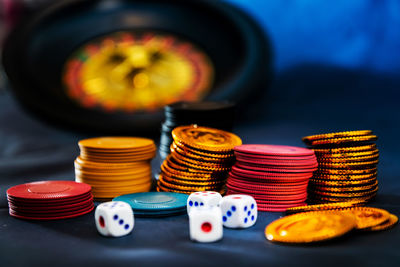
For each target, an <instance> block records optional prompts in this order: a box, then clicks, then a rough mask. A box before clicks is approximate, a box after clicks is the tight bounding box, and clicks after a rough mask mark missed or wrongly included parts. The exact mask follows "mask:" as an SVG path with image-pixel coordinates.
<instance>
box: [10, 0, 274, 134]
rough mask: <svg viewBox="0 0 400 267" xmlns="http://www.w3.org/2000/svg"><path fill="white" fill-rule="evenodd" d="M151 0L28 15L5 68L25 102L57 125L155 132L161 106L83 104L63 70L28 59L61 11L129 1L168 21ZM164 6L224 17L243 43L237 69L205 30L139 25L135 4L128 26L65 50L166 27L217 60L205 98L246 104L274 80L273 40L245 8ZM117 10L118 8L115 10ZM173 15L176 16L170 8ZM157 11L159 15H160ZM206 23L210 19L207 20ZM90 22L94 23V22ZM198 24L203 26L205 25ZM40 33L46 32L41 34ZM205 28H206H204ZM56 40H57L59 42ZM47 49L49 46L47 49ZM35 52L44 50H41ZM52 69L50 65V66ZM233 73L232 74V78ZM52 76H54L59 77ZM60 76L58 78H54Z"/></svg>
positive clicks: (86, 0) (78, 3)
mask: <svg viewBox="0 0 400 267" xmlns="http://www.w3.org/2000/svg"><path fill="white" fill-rule="evenodd" d="M145 2H146V4H144V1H135V0H121V1H116V2H112V1H110V0H94V1H92V0H72V1H60V2H58V3H54V4H52V5H50V6H48V7H47V8H45V9H43V10H40V11H38V12H35V13H33V14H31V15H30V16H28V17H27V18H25V19H24V20H23V21H22V22H21V23H20V24H19V25H18V26H17V27H16V28H15V29H14V31H13V32H12V33H11V34H10V36H9V38H8V40H7V41H6V43H5V46H4V49H3V65H4V69H5V71H6V74H7V76H8V79H9V81H10V85H11V87H12V89H13V90H12V91H13V93H14V95H15V96H16V98H17V99H18V100H19V102H20V103H21V104H22V106H23V107H24V108H26V109H27V110H29V111H30V112H32V113H33V114H35V115H37V116H39V117H41V118H42V119H45V120H46V121H48V122H51V123H52V124H55V125H58V126H62V127H68V128H74V129H78V130H84V131H86V130H90V131H101V132H109V133H115V134H117V133H144V132H155V131H156V130H158V127H159V123H160V121H161V119H162V112H161V109H160V111H158V112H153V113H147V112H143V113H135V114H128V113H123V112H120V113H107V112H99V111H98V110H91V109H85V108H82V107H80V106H78V105H76V103H74V102H73V101H71V99H69V98H67V97H66V96H65V94H64V91H63V89H62V88H60V86H59V85H60V83H61V76H62V75H61V74H59V75H57V77H55V78H51V77H52V75H45V77H44V75H35V73H46V71H41V72H38V70H34V69H35V67H34V66H35V65H34V64H33V63H35V62H37V60H38V59H32V58H28V54H29V53H28V52H29V51H33V50H32V49H36V48H37V47H40V45H41V44H42V43H41V42H43V43H45V44H46V41H47V42H48V40H44V39H43V36H44V35H43V34H44V33H43V32H45V31H50V30H54V29H51V28H49V27H48V26H43V25H49V22H52V21H53V22H54V21H55V22H57V23H61V24H60V25H62V21H61V22H60V21H59V20H57V19H56V17H57V15H60V14H67V15H64V16H63V17H62V18H61V19H64V20H68V16H69V15H71V16H77V17H79V14H81V13H82V14H86V13H85V12H89V13H88V14H91V13H90V12H91V10H92V9H93V10H96V12H100V11H101V10H103V9H104V10H108V12H111V11H115V10H117V11H118V5H122V6H123V5H127V6H129V7H133V6H134V5H138V6H139V7H140V8H138V10H139V11H141V10H145V11H146V12H148V13H145V14H147V15H148V16H150V15H151V16H153V18H157V20H156V21H158V23H160V21H161V22H163V19H164V21H165V14H164V15H160V14H161V13H160V12H158V13H157V8H153V9H154V10H151V8H150V7H149V5H151V4H153V5H154V6H156V7H159V6H157V5H160V3H161V2H162V1H157V0H152V1H145ZM112 3H114V5H115V6H113V5H111V4H112ZM163 5H164V7H168V8H170V9H171V10H173V9H174V8H175V9H176V8H179V9H180V10H181V11H182V10H183V11H184V12H188V13H187V14H186V13H182V14H186V16H188V15H192V13H190V12H194V11H193V10H195V9H199V10H201V11H207V12H210V13H205V15H203V18H206V17H207V16H208V17H209V20H210V21H211V20H212V21H213V22H214V23H215V22H220V24H221V25H229V26H230V28H232V31H231V32H229V34H230V35H229V38H235V37H237V38H236V40H237V46H238V47H236V48H235V49H237V51H238V52H240V54H239V56H238V57H240V58H239V60H236V61H235V62H236V65H234V67H233V69H227V67H226V66H225V67H224V68H225V69H224V68H222V67H221V66H222V65H223V64H226V65H229V64H228V63H224V62H223V61H224V60H222V59H223V56H222V55H221V56H220V55H218V57H220V59H217V56H216V55H217V54H221V51H222V50H221V49H220V48H219V50H218V49H217V50H218V51H213V49H210V47H212V45H215V44H208V47H206V43H207V42H208V43H209V42H210V40H207V41H204V40H201V41H199V40H200V39H201V38H200V37H201V36H200V34H199V37H193V36H195V35H194V34H192V36H189V35H188V34H189V33H188V31H187V29H186V32H185V33H184V31H185V30H183V29H178V28H179V27H178V28H177V24H179V21H175V20H171V21H172V22H171V25H163V27H164V28H162V27H161V26H160V24H159V25H157V26H154V25H150V24H149V25H142V26H140V25H137V24H135V21H134V19H132V16H129V14H130V13H129V12H134V11H135V10H134V9H132V10H130V9H129V10H128V11H129V12H128V13H129V14H128V15H126V17H125V19H126V21H125V24H124V25H112V27H111V26H110V27H111V28H108V29H99V30H97V29H93V31H97V32H96V33H92V34H91V35H90V36H86V37H81V39H82V40H83V41H84V42H83V41H82V40H81V41H80V43H79V45H77V44H76V45H75V46H71V47H70V48H68V49H69V50H68V49H67V48H65V51H66V50H68V52H69V53H68V55H71V54H72V53H73V51H75V50H76V49H77V48H78V47H80V46H81V45H82V44H83V43H87V42H89V41H90V40H93V39H94V38H98V37H99V36H106V35H107V34H111V33H115V32H120V31H124V30H126V31H134V30H138V31H143V30H150V31H151V32H158V31H160V32H161V33H164V32H165V33H173V34H175V35H176V36H178V37H180V38H183V40H189V41H191V42H192V43H194V44H195V45H198V46H199V47H201V48H204V49H203V51H206V54H207V55H208V56H209V57H210V58H211V61H212V62H213V63H214V66H215V69H216V76H218V77H216V78H215V84H214V86H213V87H212V89H211V90H212V92H211V93H209V94H208V95H207V96H206V97H205V99H204V100H210V101H220V100H231V101H237V102H239V104H240V103H244V102H243V100H244V99H249V98H251V97H252V96H253V97H254V95H256V94H257V93H260V92H261V90H260V88H261V89H264V88H265V86H267V85H268V83H269V80H270V74H271V64H270V62H271V54H270V50H269V44H268V41H267V40H266V38H265V36H264V33H263V32H262V30H261V29H260V28H259V27H258V26H257V24H256V23H255V22H254V21H253V20H252V19H251V18H249V17H248V16H247V15H246V14H245V13H243V12H242V11H240V10H238V9H237V8H236V7H233V6H231V5H230V4H228V3H224V2H222V1H182V0H174V1H169V2H168V4H163ZM96 8H97V9H96ZM135 8H136V6H135ZM146 8H147V9H146ZM77 10H80V11H79V12H81V13H79V12H78V11H77ZM99 10H100V11H99ZM110 10H111V11H110ZM149 10H150V11H149ZM139 11H136V12H139ZM175 11H176V10H175ZM60 12H61V13H60ZM101 12H103V11H101ZM101 12H100V13H99V14H100V15H99V17H100V18H102V19H104V21H105V22H107V18H109V17H107V15H106V14H104V13H101ZM168 12H169V11H168ZM168 12H167V13H168ZM199 12H200V11H199ZM199 12H198V13H193V14H195V15H196V14H197V16H200V15H199V14H200V13H199ZM111 13H112V12H111ZM115 14H118V13H117V12H116V11H115ZM115 14H114V15H115ZM149 14H150V15H149ZM168 14H169V15H170V13H168ZM110 16H111V15H110ZM157 16H159V17H160V18H159V17H157ZM162 16H164V17H162ZM183 17H184V16H183ZM74 18H75V17H74ZM61 19H60V20H61ZM129 19H130V20H129ZM181 19H182V18H181ZM144 21H145V20H144ZM105 22H104V23H105ZM46 23H47V24H46ZM57 23H55V24H54V25H56V26H57ZM154 23H156V22H153V24H154ZM202 23H205V22H204V21H203V22H202ZM207 23H208V22H207ZM209 23H211V22H209ZM142 24H143V23H142ZM181 24H182V23H181ZM88 25H90V23H89V24H88ZM193 25H195V26H198V25H200V24H193ZM215 25H217V24H215ZM218 25H219V24H218ZM56 26H54V27H56ZM206 26H207V25H206ZM41 27H44V28H41ZM174 27H175V28H174ZM216 27H217V26H215V27H210V28H208V31H210V35H211V33H212V31H213V29H212V28H216ZM218 27H219V26H218ZM221 27H222V26H221ZM82 28H84V26H82ZM99 28H101V25H100V26H99ZM160 29H161V30H160ZM38 32H39V33H40V34H38ZM199 32H201V31H200V30H199ZM214 34H215V33H214ZM231 35H232V36H231ZM203 36H204V35H203ZM39 37H42V39H40V38H39ZM57 38H59V39H57ZM57 38H55V39H57V40H56V41H59V40H62V38H61V39H60V37H57ZM197 38H198V39H197ZM224 38H226V41H225V43H223V44H222V45H221V46H222V47H223V45H224V44H227V43H228V41H229V38H228V34H226V36H225V37H224ZM203 39H204V38H203ZM209 39H212V38H209ZM56 41H54V42H56ZM52 42H53V41H52ZM54 42H53V43H52V44H54ZM76 42H78V41H76ZM47 45H49V44H47ZM66 46H67V45H66ZM232 46H233V45H232ZM32 47H33V48H32ZM44 47H45V46H44ZM223 48H224V47H223ZM41 49H42V50H44V48H41ZM224 49H225V50H226V49H228V47H225V48H224ZM34 51H39V52H40V49H38V50H34ZM63 51H64V50H63ZM42 53H43V52H42ZM38 54H40V53H38ZM64 54H65V55H64V57H61V56H60V58H62V59H63V61H62V62H61V59H59V61H60V62H61V63H62V64H64V63H65V61H66V60H67V58H68V57H66V55H67V54H66V52H64ZM31 57H33V56H31ZM36 57H38V58H40V57H39V55H36ZM49 57H50V56H49ZM225 58H226V55H225ZM35 60H36V61H35ZM47 60H49V59H47ZM43 61H44V59H43ZM221 62H222V63H221ZM26 63H28V64H26ZM221 64H222V65H221ZM231 65H232V64H231ZM57 66H58V69H60V68H61V67H60V64H58V65H57ZM47 68H48V69H49V67H47ZM36 69H40V68H36ZM44 69H46V68H44ZM35 71H36V72H35ZM41 76H42V77H41ZM227 76H230V77H229V78H226V77H227ZM51 79H53V81H52V80H51ZM56 80H57V82H54V81H56Z"/></svg>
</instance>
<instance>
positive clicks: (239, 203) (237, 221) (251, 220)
mask: <svg viewBox="0 0 400 267" xmlns="http://www.w3.org/2000/svg"><path fill="white" fill-rule="evenodd" d="M220 206H221V212H222V223H223V225H224V226H225V227H229V228H248V227H250V226H253V225H254V224H255V223H256V221H257V203H256V201H255V200H254V198H253V197H252V196H249V195H229V196H225V197H223V198H222V200H221V203H220Z"/></svg>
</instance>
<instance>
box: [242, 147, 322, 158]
mask: <svg viewBox="0 0 400 267" xmlns="http://www.w3.org/2000/svg"><path fill="white" fill-rule="evenodd" d="M235 151H238V152H242V153H247V154H255V155H266V156H267V155H276V156H292V157H300V156H312V155H314V151H312V150H311V149H308V148H302V147H295V146H280V145H241V146H237V147H235Z"/></svg>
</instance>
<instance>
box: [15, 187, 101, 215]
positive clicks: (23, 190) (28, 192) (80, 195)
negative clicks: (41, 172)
mask: <svg viewBox="0 0 400 267" xmlns="http://www.w3.org/2000/svg"><path fill="white" fill-rule="evenodd" d="M90 190H91V188H90V186H89V185H87V184H83V183H76V182H73V181H42V182H33V183H27V184H21V185H16V186H13V187H11V188H9V189H8V190H7V200H8V206H9V212H10V215H11V216H13V217H17V218H20V219H28V220H56V219H66V218H72V217H76V216H80V215H83V214H86V213H88V212H90V211H92V210H93V208H94V204H93V197H92V194H91V192H90Z"/></svg>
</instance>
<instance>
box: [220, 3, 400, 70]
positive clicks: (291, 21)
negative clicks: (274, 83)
mask: <svg viewBox="0 0 400 267" xmlns="http://www.w3.org/2000/svg"><path fill="white" fill-rule="evenodd" d="M228 2H231V3H233V4H235V5H237V6H239V7H241V8H243V10H245V11H246V12H247V13H249V14H251V15H252V16H253V17H254V18H255V19H256V20H257V21H258V22H259V23H260V24H261V25H262V26H263V28H264V30H265V32H266V33H267V35H268V36H269V38H270V39H271V41H272V46H273V49H274V51H275V55H276V58H275V63H274V64H275V68H276V71H277V72H278V73H280V72H282V71H285V70H286V69H288V68H291V67H293V66H296V65H298V64H304V63H317V64H327V65H332V66H337V67H343V68H348V69H353V70H354V69H362V70H365V71H372V72H377V73H384V74H399V73H400V53H399V51H400V31H399V29H400V1H397V0H381V1H376V0H350V1H349V0H335V1H326V0H325V1H324V0H281V1H278V0H264V1H263V0H229V1H228Z"/></svg>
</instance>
